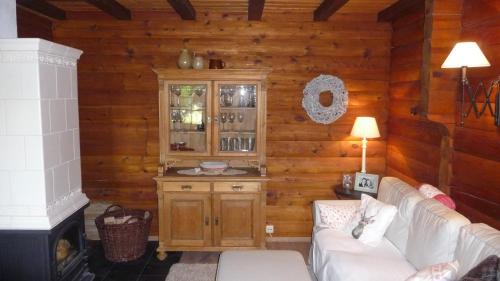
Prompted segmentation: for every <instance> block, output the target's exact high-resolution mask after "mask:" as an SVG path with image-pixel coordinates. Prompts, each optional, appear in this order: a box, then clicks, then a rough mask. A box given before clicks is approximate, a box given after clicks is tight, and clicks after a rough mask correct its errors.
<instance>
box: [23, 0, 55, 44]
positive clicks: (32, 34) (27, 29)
mask: <svg viewBox="0 0 500 281" xmlns="http://www.w3.org/2000/svg"><path fill="white" fill-rule="evenodd" d="M17 33H18V34H17V36H18V37H19V38H42V39H45V40H49V41H52V21H51V20H50V19H48V18H44V17H42V16H39V15H37V14H35V13H32V12H30V11H27V10H24V9H22V8H19V7H18V8H17Z"/></svg>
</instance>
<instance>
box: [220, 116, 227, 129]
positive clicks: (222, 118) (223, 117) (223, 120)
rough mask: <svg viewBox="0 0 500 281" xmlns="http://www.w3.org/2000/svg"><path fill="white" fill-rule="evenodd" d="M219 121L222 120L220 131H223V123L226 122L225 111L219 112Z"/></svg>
mask: <svg viewBox="0 0 500 281" xmlns="http://www.w3.org/2000/svg"><path fill="white" fill-rule="evenodd" d="M220 121H221V122H222V131H224V124H225V123H226V122H227V113H226V112H221V114H220Z"/></svg>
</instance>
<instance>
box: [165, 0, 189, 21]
mask: <svg viewBox="0 0 500 281" xmlns="http://www.w3.org/2000/svg"><path fill="white" fill-rule="evenodd" d="M167 1H168V3H170V6H172V8H174V10H175V11H176V12H177V14H179V16H181V18H182V19H183V20H195V19H196V11H195V9H194V7H193V5H191V2H189V0H167Z"/></svg>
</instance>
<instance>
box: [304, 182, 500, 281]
mask: <svg viewBox="0 0 500 281" xmlns="http://www.w3.org/2000/svg"><path fill="white" fill-rule="evenodd" d="M377 199H378V200H380V201H383V202H385V203H388V204H391V205H394V206H396V207H397V209H398V212H397V214H396V216H395V218H394V220H393V221H392V223H391V225H390V226H389V228H388V229H387V231H386V233H385V235H384V238H383V240H382V242H381V243H380V244H379V245H378V246H377V247H370V246H367V245H365V244H363V243H361V242H360V241H358V240H356V239H354V238H352V236H351V235H350V234H348V233H345V232H342V231H338V230H333V229H330V228H326V227H322V226H321V223H320V215H319V209H318V206H319V205H320V204H326V205H332V206H336V205H349V204H355V205H358V206H359V204H360V201H359V200H320V201H315V202H314V206H313V219H314V229H313V238H312V244H311V253H310V255H309V263H310V265H311V268H312V270H313V272H314V274H315V275H316V278H317V279H318V280H319V281H340V280H341V281H357V280H359V281H361V280H362V281H366V280H370V281H378V280H380V281H392V280H393V281H404V280H406V278H408V277H409V276H411V275H412V274H414V273H415V272H416V271H418V270H420V269H422V268H425V267H427V266H430V265H433V264H437V263H442V262H451V261H454V260H458V262H459V264H460V267H459V276H460V277H461V276H463V275H464V274H465V273H467V272H468V271H469V270H470V269H471V268H473V267H474V266H475V265H477V264H478V263H479V262H480V261H482V260H483V259H484V258H486V257H487V256H489V255H491V254H496V255H500V232H499V231H498V230H496V229H493V228H491V227H489V226H487V225H485V224H470V221H469V220H468V219H467V218H465V217H464V216H462V215H461V214H459V213H458V212H455V211H453V210H451V209H449V208H447V207H445V206H444V205H442V204H441V203H439V202H437V201H436V200H434V199H425V198H424V197H422V196H421V195H420V193H419V192H418V191H417V190H416V189H415V188H413V187H412V186H410V185H408V184H406V183H405V182H403V181H401V180H399V179H397V178H393V177H385V178H383V179H382V181H381V183H380V187H379V193H378V198H377Z"/></svg>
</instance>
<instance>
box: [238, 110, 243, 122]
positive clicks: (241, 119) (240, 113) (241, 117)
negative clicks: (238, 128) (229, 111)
mask: <svg viewBox="0 0 500 281" xmlns="http://www.w3.org/2000/svg"><path fill="white" fill-rule="evenodd" d="M244 118H245V115H244V114H243V113H242V112H238V122H240V123H243V119H244Z"/></svg>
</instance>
